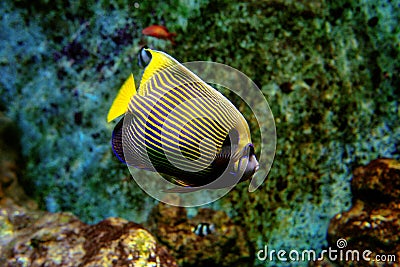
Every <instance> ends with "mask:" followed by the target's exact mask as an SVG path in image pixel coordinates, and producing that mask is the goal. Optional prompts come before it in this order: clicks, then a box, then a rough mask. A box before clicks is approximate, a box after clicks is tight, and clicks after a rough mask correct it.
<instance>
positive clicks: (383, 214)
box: [328, 159, 400, 266]
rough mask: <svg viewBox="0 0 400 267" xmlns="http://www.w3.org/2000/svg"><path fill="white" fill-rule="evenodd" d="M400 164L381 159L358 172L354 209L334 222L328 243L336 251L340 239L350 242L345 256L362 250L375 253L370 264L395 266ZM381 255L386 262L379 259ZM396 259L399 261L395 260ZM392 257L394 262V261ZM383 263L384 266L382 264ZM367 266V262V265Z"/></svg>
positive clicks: (399, 225) (399, 245)
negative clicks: (349, 252) (348, 252)
mask: <svg viewBox="0 0 400 267" xmlns="http://www.w3.org/2000/svg"><path fill="white" fill-rule="evenodd" d="M399 183H400V162H399V161H396V160H393V159H377V160H374V161H372V162H370V163H369V164H368V165H366V166H362V167H359V168H357V169H355V170H354V177H353V180H352V191H353V192H354V199H353V205H352V207H351V209H350V210H348V211H346V212H343V213H340V214H337V215H336V216H335V217H334V218H332V220H331V223H330V225H329V230H328V241H329V245H330V246H331V247H334V248H336V242H337V240H339V239H345V240H346V246H345V247H342V248H343V251H344V252H343V253H346V252H347V251H349V250H358V252H359V253H360V255H362V253H363V252H364V251H365V250H369V251H371V253H370V255H368V257H369V258H371V259H372V261H370V262H368V263H366V264H368V265H369V266H381V265H382V263H383V262H384V263H385V264H389V265H390V266H395V264H396V263H398V259H399V258H400V238H399V235H398V233H399V232H400V200H399V189H400V186H399ZM377 255H379V257H381V255H384V257H385V258H375V257H376V256H377ZM393 256H395V258H393ZM390 257H392V258H390ZM360 259H361V260H360V261H352V260H348V261H343V262H340V266H353V265H354V264H360V263H362V262H363V261H364V260H363V259H362V256H360ZM379 259H385V260H382V262H379ZM364 262H365V261H364Z"/></svg>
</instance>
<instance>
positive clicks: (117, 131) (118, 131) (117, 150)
mask: <svg viewBox="0 0 400 267" xmlns="http://www.w3.org/2000/svg"><path fill="white" fill-rule="evenodd" d="M123 125H124V118H122V119H121V120H120V121H119V122H118V123H117V125H116V126H115V128H114V131H113V133H112V138H111V147H112V150H113V152H114V154H115V156H117V158H118V159H119V160H120V161H121V162H123V163H126V161H125V156H124V149H123V147H122V126H123Z"/></svg>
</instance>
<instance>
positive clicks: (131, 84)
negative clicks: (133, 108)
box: [107, 74, 136, 122]
mask: <svg viewBox="0 0 400 267" xmlns="http://www.w3.org/2000/svg"><path fill="white" fill-rule="evenodd" d="M135 94H136V88H135V80H134V78H133V75H132V74H131V75H129V77H128V79H127V80H126V81H125V83H124V84H123V85H122V87H121V89H120V90H119V92H118V95H117V97H116V98H115V99H114V102H113V104H112V105H111V108H110V110H109V111H108V115H107V122H110V121H112V120H114V119H115V118H117V117H119V116H121V115H122V114H124V113H125V112H126V111H127V110H128V105H129V102H130V100H131V98H132V96H134V95H135Z"/></svg>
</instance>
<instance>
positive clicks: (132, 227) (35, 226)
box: [0, 113, 177, 267]
mask: <svg viewBox="0 0 400 267" xmlns="http://www.w3.org/2000/svg"><path fill="white" fill-rule="evenodd" d="M17 133H18V131H17V129H16V127H15V125H14V124H13V123H12V122H11V121H10V120H8V119H7V118H5V117H3V116H2V115H1V113H0V266H66V267H67V266H71V267H75V266H81V267H84V266H168V267H169V266H177V265H176V262H175V260H174V259H173V258H172V257H171V256H170V255H169V253H168V252H167V250H166V249H165V247H163V246H160V245H159V244H158V243H157V242H156V240H155V238H154V237H153V236H152V235H151V234H150V233H149V232H148V231H147V230H145V229H144V228H143V227H142V226H140V225H138V224H136V223H133V222H129V221H126V220H124V219H120V218H108V219H106V220H103V221H101V222H99V223H98V224H95V225H87V224H85V223H83V222H81V221H80V220H79V219H78V218H77V217H75V216H74V215H72V214H70V213H49V212H45V211H40V210H37V204H36V203H35V202H34V201H33V200H31V199H30V198H29V197H28V196H27V195H26V194H25V192H24V190H23V189H22V187H21V186H20V185H19V183H18V177H19V176H20V175H19V170H20V169H21V166H18V164H17V163H18V162H20V161H19V159H20V152H19V151H20V150H19V148H20V146H19V139H18V134H17Z"/></svg>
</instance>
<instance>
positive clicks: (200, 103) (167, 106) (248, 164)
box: [107, 48, 259, 192]
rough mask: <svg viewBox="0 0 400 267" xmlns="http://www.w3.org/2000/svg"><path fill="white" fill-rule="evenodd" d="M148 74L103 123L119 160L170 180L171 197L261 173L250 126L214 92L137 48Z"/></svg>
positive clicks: (124, 92)
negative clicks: (108, 125)
mask: <svg viewBox="0 0 400 267" xmlns="http://www.w3.org/2000/svg"><path fill="white" fill-rule="evenodd" d="M138 58H139V63H140V65H142V66H145V70H144V73H143V76H142V79H141V82H140V86H139V88H138V90H137V91H136V88H135V81H134V78H133V75H132V74H131V75H130V76H129V77H128V79H127V80H126V81H125V83H124V84H123V85H122V87H121V89H120V91H119V93H118V95H117V97H116V98H115V100H114V102H113V104H112V106H111V108H110V110H109V113H108V116H107V121H108V122H110V121H112V120H114V119H115V118H117V117H119V116H121V115H124V117H123V118H122V119H121V120H120V121H119V123H118V124H117V125H116V126H115V128H114V131H113V134H112V148H113V151H114V154H115V155H116V156H117V157H118V159H119V160H121V161H122V162H124V163H126V164H127V165H128V166H132V167H135V168H139V169H144V170H148V171H153V172H158V173H160V174H166V175H168V176H172V181H173V182H174V183H175V184H177V185H181V186H183V188H182V187H178V188H173V189H170V190H169V191H170V192H191V191H195V190H199V189H206V188H207V189H210V188H225V187H231V186H234V185H235V184H236V183H237V182H239V181H245V180H248V179H250V178H251V177H252V176H253V174H254V173H255V172H256V171H257V169H258V166H259V165H258V162H257V159H256V156H255V153H254V146H253V144H252V143H251V137H250V131H249V127H248V124H247V122H246V120H245V119H244V117H243V116H242V114H241V113H240V112H239V111H238V110H237V109H236V108H235V106H233V104H232V103H231V102H230V101H229V100H228V99H226V98H225V97H224V96H223V95H222V94H221V93H219V92H218V91H217V90H216V89H214V88H213V87H211V86H210V85H208V84H207V83H205V82H204V81H202V80H201V79H200V78H199V77H198V76H196V75H195V74H194V73H193V72H191V71H190V70H188V69H187V68H186V67H184V66H183V65H182V64H180V63H179V62H178V61H176V60H175V59H174V58H172V57H171V56H169V55H168V54H166V53H164V52H161V51H156V50H152V49H149V48H142V49H141V51H140V52H139V56H138Z"/></svg>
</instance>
